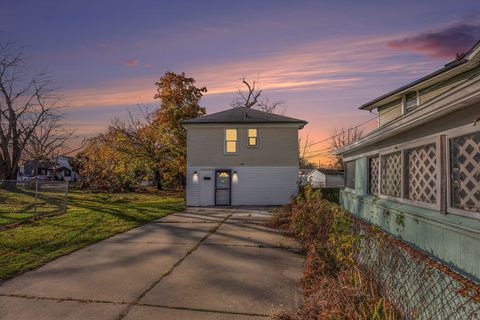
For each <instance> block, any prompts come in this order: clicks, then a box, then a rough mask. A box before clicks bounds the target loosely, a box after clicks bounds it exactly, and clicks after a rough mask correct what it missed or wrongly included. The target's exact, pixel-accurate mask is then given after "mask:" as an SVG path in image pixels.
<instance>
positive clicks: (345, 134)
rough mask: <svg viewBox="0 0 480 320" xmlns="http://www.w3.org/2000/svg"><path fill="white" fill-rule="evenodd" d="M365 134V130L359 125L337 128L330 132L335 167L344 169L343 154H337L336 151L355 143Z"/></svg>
mask: <svg viewBox="0 0 480 320" xmlns="http://www.w3.org/2000/svg"><path fill="white" fill-rule="evenodd" d="M362 136H363V130H362V129H360V128H359V127H358V126H355V127H347V128H340V129H338V128H335V129H333V130H332V132H331V133H330V146H331V150H332V151H331V152H332V154H333V155H334V157H335V167H336V168H337V169H340V170H343V160H342V157H341V156H337V155H335V154H334V153H335V151H336V150H338V149H340V148H342V147H344V146H346V145H349V144H351V143H353V142H354V141H356V140H358V139H360V138H361V137H362Z"/></svg>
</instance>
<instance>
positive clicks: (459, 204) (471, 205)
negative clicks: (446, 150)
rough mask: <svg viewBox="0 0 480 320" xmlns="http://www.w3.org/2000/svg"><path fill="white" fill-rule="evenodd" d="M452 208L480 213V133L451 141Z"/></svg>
mask: <svg viewBox="0 0 480 320" xmlns="http://www.w3.org/2000/svg"><path fill="white" fill-rule="evenodd" d="M450 184H451V185H450V189H451V204H450V205H451V206H452V207H453V208H458V209H462V210H466V211H474V212H480V131H478V132H474V133H470V134H467V135H463V136H460V137H456V138H452V139H450Z"/></svg>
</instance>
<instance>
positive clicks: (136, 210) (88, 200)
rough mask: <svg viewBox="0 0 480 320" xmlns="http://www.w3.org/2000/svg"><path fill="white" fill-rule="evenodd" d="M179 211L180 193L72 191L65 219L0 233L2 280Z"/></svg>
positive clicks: (61, 216) (62, 217)
mask: <svg viewBox="0 0 480 320" xmlns="http://www.w3.org/2000/svg"><path fill="white" fill-rule="evenodd" d="M183 209H184V199H183V195H182V194H179V193H165V192H163V193H156V192H151V193H117V194H105V193H97V194H95V193H90V192H84V191H71V192H70V193H69V200H68V211H67V213H65V214H62V215H58V216H53V217H46V218H44V219H41V220H38V221H35V222H32V223H29V224H25V225H21V226H19V227H16V228H14V229H10V230H6V231H2V232H0V279H6V278H9V277H11V276H13V275H15V274H17V273H20V272H24V271H27V270H30V269H33V268H37V267H39V266H41V265H43V264H45V263H47V262H49V261H51V260H53V259H55V258H57V257H59V256H61V255H64V254H67V253H70V252H72V251H75V250H77V249H79V248H82V247H85V246H87V245H89V244H92V243H94V242H97V241H99V240H102V239H106V238H108V237H111V236H113V235H115V234H117V233H121V232H124V231H127V230H129V229H131V228H134V227H136V226H139V225H141V224H144V223H146V222H148V221H151V220H154V219H157V218H160V217H163V216H165V215H168V214H170V213H172V212H175V211H181V210H183Z"/></svg>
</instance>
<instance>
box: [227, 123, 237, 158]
mask: <svg viewBox="0 0 480 320" xmlns="http://www.w3.org/2000/svg"><path fill="white" fill-rule="evenodd" d="M225 153H237V129H225Z"/></svg>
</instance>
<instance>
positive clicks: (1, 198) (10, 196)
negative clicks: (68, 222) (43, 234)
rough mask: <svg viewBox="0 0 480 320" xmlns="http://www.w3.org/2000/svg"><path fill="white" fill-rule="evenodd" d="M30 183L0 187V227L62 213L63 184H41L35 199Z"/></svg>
mask: <svg viewBox="0 0 480 320" xmlns="http://www.w3.org/2000/svg"><path fill="white" fill-rule="evenodd" d="M32 182H33V181H26V182H25V181H18V182H16V186H15V188H5V187H1V186H0V227H1V226H5V225H9V224H15V223H19V222H23V221H25V220H28V219H31V218H33V217H35V216H41V215H49V214H57V213H63V212H64V210H65V189H66V185H65V184H64V183H61V182H58V183H57V182H42V183H41V184H40V185H39V189H38V190H37V197H36V199H35V184H32ZM46 183H48V185H46Z"/></svg>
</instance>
